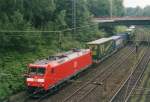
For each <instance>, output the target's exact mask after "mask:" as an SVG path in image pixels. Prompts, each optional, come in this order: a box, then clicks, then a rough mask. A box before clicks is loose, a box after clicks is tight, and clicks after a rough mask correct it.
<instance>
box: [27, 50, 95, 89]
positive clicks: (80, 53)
mask: <svg viewBox="0 0 150 102" xmlns="http://www.w3.org/2000/svg"><path fill="white" fill-rule="evenodd" d="M90 65H92V55H91V50H90V49H78V50H77V49H74V50H72V51H69V52H66V53H62V54H59V55H56V56H49V57H48V58H47V59H43V60H38V61H36V62H35V63H33V64H29V72H28V77H27V79H26V83H27V86H28V89H29V90H30V91H31V90H32V92H35V90H37V89H40V90H45V91H46V90H49V89H52V88H54V87H56V86H57V85H60V84H61V83H63V82H64V81H66V80H68V79H70V78H71V77H73V76H75V75H76V74H78V73H79V72H81V71H83V70H85V69H86V68H88V66H90Z"/></svg>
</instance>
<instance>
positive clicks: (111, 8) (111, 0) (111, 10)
mask: <svg viewBox="0 0 150 102" xmlns="http://www.w3.org/2000/svg"><path fill="white" fill-rule="evenodd" d="M109 2H110V18H111V19H112V16H113V0H109Z"/></svg>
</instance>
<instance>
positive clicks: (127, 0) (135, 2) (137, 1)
mask: <svg viewBox="0 0 150 102" xmlns="http://www.w3.org/2000/svg"><path fill="white" fill-rule="evenodd" d="M124 5H125V7H136V6H140V7H142V8H143V7H145V6H147V5H150V0H124Z"/></svg>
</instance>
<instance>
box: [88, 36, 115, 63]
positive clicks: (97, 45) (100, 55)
mask: <svg viewBox="0 0 150 102" xmlns="http://www.w3.org/2000/svg"><path fill="white" fill-rule="evenodd" d="M87 45H88V47H89V48H90V49H91V50H92V56H93V62H96V63H97V62H100V61H102V60H103V59H104V58H105V57H107V56H108V55H110V54H111V53H113V52H114V51H115V41H114V40H113V39H110V38H101V39H98V40H95V41H92V42H88V43H87Z"/></svg>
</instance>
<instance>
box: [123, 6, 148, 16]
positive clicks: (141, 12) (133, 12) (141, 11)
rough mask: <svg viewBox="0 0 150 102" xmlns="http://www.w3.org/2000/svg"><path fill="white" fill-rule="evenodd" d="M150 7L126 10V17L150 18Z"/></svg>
mask: <svg viewBox="0 0 150 102" xmlns="http://www.w3.org/2000/svg"><path fill="white" fill-rule="evenodd" d="M149 11H150V6H146V7H145V8H140V7H135V8H131V7H129V8H126V13H125V15H126V16H150V12H149Z"/></svg>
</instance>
